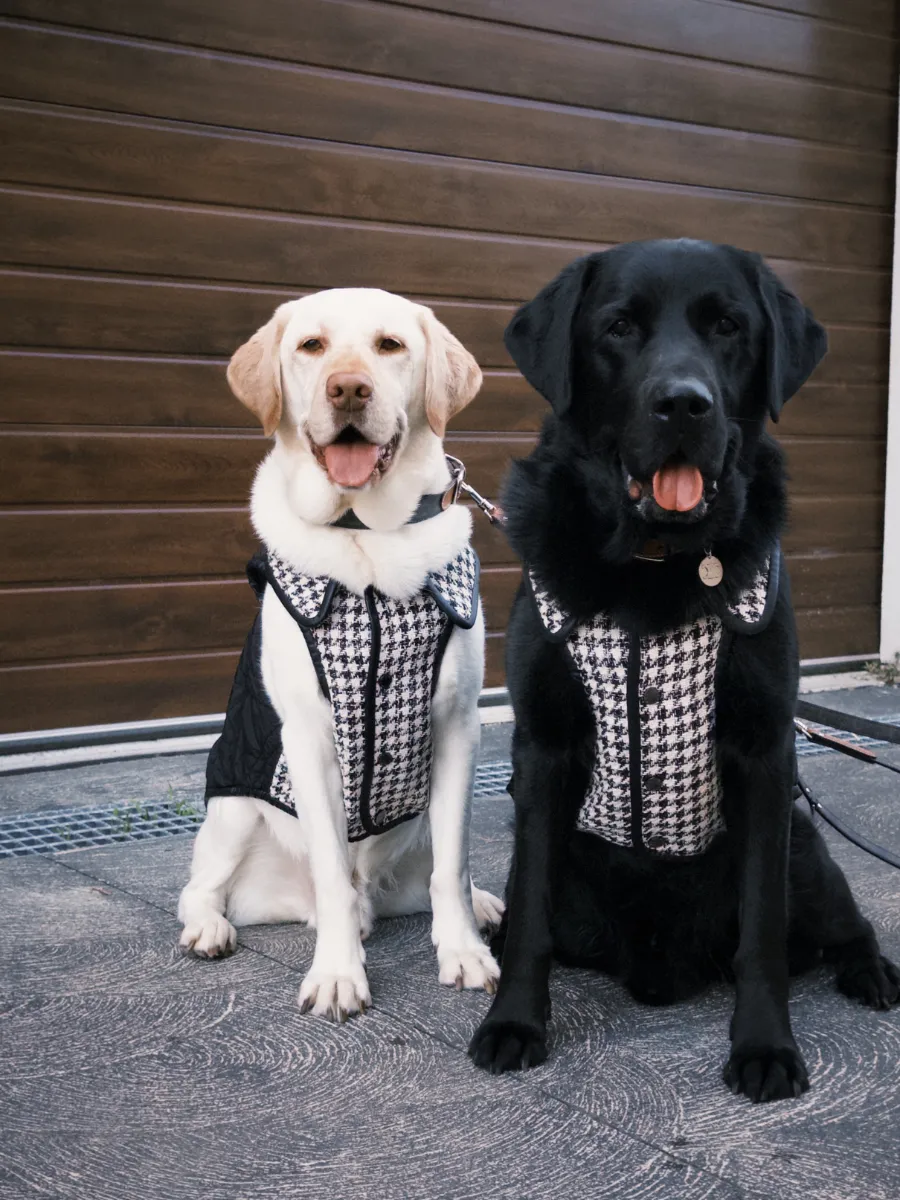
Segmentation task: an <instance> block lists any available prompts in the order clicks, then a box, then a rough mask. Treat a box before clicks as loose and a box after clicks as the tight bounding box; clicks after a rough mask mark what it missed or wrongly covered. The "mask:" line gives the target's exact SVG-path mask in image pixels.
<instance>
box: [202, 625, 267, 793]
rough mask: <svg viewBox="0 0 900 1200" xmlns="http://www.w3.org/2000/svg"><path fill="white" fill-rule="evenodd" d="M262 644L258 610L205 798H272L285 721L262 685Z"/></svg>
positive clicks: (212, 756)
mask: <svg viewBox="0 0 900 1200" xmlns="http://www.w3.org/2000/svg"><path fill="white" fill-rule="evenodd" d="M261 645H262V622H261V619H260V617H259V615H257V617H256V620H255V621H254V622H253V627H252V629H251V630H250V633H249V635H248V636H247V641H246V642H245V643H244V649H243V651H242V652H241V658H240V661H239V663H238V666H237V671H236V672H235V676H234V683H233V684H232V687H231V695H230V697H229V698H228V708H227V710H226V714H225V728H224V730H223V732H222V736H221V737H220V738H219V740H218V741H217V742H216V743H215V745H214V746H213V748H212V750H210V752H209V761H208V763H207V765H206V800H207V802H208V801H209V800H210V799H211V797H213V796H255V797H256V798H257V799H259V800H267V799H268V798H269V785H270V784H271V782H272V776H273V774H274V773H275V764H276V762H277V761H278V756H279V754H280V753H281V721H280V720H279V719H278V714H277V713H276V711H275V709H274V708H273V707H272V702H271V701H270V700H269V697H268V695H267V694H266V689H265V686H264V685H263V681H262V673H261V671H260V661H261V659H260V653H261Z"/></svg>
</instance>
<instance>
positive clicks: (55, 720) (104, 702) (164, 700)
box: [0, 650, 238, 733]
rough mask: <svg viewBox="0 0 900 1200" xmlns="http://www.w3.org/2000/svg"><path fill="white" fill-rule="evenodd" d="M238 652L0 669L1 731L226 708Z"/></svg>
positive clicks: (190, 714)
mask: <svg viewBox="0 0 900 1200" xmlns="http://www.w3.org/2000/svg"><path fill="white" fill-rule="evenodd" d="M237 660H238V654H237V652H236V651H233V650H226V651H211V652H209V653H205V654H190V655H160V656H159V657H155V658H119V659H99V660H95V661H90V660H87V661H83V662H79V663H59V664H58V663H46V664H45V663H38V664H33V665H30V666H6V667H0V733H19V732H21V731H23V730H28V729H53V728H56V727H58V726H61V725H101V724H102V725H106V724H113V723H115V722H118V721H143V720H148V719H152V718H157V717H189V716H194V715H196V714H198V713H215V712H224V711H225V706H226V704H227V703H228V695H229V692H230V690H231V684H232V680H233V679H234V670H235V667H236V666H237Z"/></svg>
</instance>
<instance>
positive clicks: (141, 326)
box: [0, 268, 889, 383]
mask: <svg viewBox="0 0 900 1200" xmlns="http://www.w3.org/2000/svg"><path fill="white" fill-rule="evenodd" d="M786 273H787V272H785V274H786ZM549 278H551V276H548V277H547V278H544V279H542V280H541V281H540V284H539V285H537V286H542V285H543V284H544V283H546V282H547V281H548V279H549ZM875 278H876V280H877V288H876V290H875V291H874V292H871V291H870V293H869V300H870V301H874V304H867V305H866V308H865V309H864V310H863V311H865V312H866V313H869V315H874V316H876V317H881V318H883V317H884V315H885V313H886V311H887V309H886V308H885V307H884V306H885V305H886V304H887V303H888V295H887V291H886V290H885V288H886V282H887V281H888V280H889V277H888V276H887V275H884V276H882V275H880V274H879V275H878V276H876V277H875ZM800 283H801V284H802V285H803V286H804V288H805V295H804V298H805V299H806V302H807V303H808V304H810V305H815V302H816V300H822V301H827V300H828V291H827V275H824V274H817V275H813V274H811V273H810V272H807V273H806V275H805V276H804V278H803V279H801V280H800ZM833 283H834V285H835V286H837V287H840V288H846V287H847V285H848V279H847V277H846V276H844V275H837V276H835V277H834V278H833ZM310 290H313V289H311V288H310V287H309V286H308V285H303V284H297V285H296V286H295V287H293V288H289V289H288V288H270V287H265V286H256V287H243V286H238V285H229V284H211V283H209V282H205V283H195V282H191V281H188V280H177V281H175V280H165V279H162V280H157V279H144V280H141V279H139V278H131V279H120V278H116V277H115V276H112V275H96V274H89V275H83V274H81V273H77V274H76V273H69V272H59V271H52V270H32V269H29V270H16V269H11V268H7V269H6V270H0V327H2V328H3V329H4V330H6V331H8V332H7V337H8V338H9V341H10V342H11V343H12V344H14V345H18V346H28V347H35V348H36V347H47V348H50V347H60V348H66V349H77V350H112V351H137V352H143V353H162V354H204V355H222V356H223V357H226V358H227V357H229V356H230V355H231V354H232V353H233V351H234V350H235V349H236V348H237V347H238V346H239V345H241V343H242V342H244V341H245V340H246V338H247V336H248V333H250V332H252V331H253V330H254V329H257V328H258V327H259V326H260V325H262V324H264V323H265V322H266V321H267V320H268V319H269V317H270V316H271V315H272V313H273V312H274V310H275V309H276V308H277V307H278V305H279V304H281V303H282V301H284V300H290V299H292V298H293V297H295V296H298V295H301V294H303V293H304V292H307V291H310ZM408 294H410V293H408ZM411 295H412V298H414V299H418V300H421V301H422V302H424V303H427V304H429V305H430V306H431V307H432V308H433V309H434V312H435V314H436V315H437V316H438V318H439V319H440V320H441V321H443V322H444V323H445V324H446V325H447V326H448V327H449V328H450V329H452V331H453V332H454V333H455V334H456V336H457V337H458V338H460V340H461V341H462V342H463V343H464V344H465V345H466V346H467V347H468V348H469V350H471V351H472V353H473V354H474V355H475V357H476V358H477V359H478V361H479V362H480V363H481V365H482V366H483V367H489V368H490V367H502V368H506V369H511V368H512V360H511V359H510V357H509V355H508V354H507V353H506V350H505V348H504V346H503V330H504V328H505V327H506V324H507V323H508V321H509V319H510V317H511V316H512V314H513V312H514V311H515V305H514V304H512V303H502V302H492V301H484V300H450V299H446V298H442V297H436V296H433V295H429V294H428V293H411ZM522 299H523V300H524V299H527V295H526V296H523V297H522ZM860 299H861V297H860V295H859V293H858V292H857V293H855V294H854V295H853V296H852V297H851V304H850V305H848V306H845V311H846V308H848V307H852V308H854V312H855V313H856V314H857V317H856V319H857V320H859V321H861V320H862V315H861V311H860V309H859V308H856V307H854V306H855V305H857V304H858V303H859V301H860ZM832 304H834V300H832ZM826 307H827V304H826ZM828 334H829V352H828V356H827V357H826V358H825V360H824V361H823V362H822V363H821V364H820V365H819V367H818V368H817V370H816V373H815V375H814V377H813V381H814V382H815V383H883V382H887V364H888V343H889V333H888V329H887V328H886V327H885V326H883V325H880V324H876V325H867V324H863V323H856V324H848V325H835V324H831V325H830V326H829V328H828Z"/></svg>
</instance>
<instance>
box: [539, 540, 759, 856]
mask: <svg viewBox="0 0 900 1200" xmlns="http://www.w3.org/2000/svg"><path fill="white" fill-rule="evenodd" d="M771 561H773V560H771V559H770V560H767V561H766V563H765V564H764V566H763V567H762V569H761V570H760V571H759V573H758V574H757V576H756V578H755V579H754V581H753V583H752V584H751V585H750V587H748V588H747V589H746V590H745V591H744V592H743V593H742V594H741V596H740V597H739V598H738V599H737V601H736V602H735V603H733V604H731V605H728V606H723V616H722V617H719V616H703V617H700V618H698V619H697V620H696V621H693V622H689V623H688V624H685V625H681V626H679V627H678V628H676V629H672V630H667V631H666V632H665V633H662V634H657V635H645V636H642V637H638V636H636V635H633V634H629V633H628V632H627V631H626V630H624V629H622V628H620V627H619V626H617V625H616V624H615V623H614V622H613V621H612V620H611V618H610V617H608V616H607V615H606V614H604V613H598V614H597V615H596V616H595V617H593V618H592V619H591V620H590V621H586V622H582V623H575V622H574V621H572V619H571V618H570V616H569V614H568V613H566V611H565V610H564V609H563V608H562V607H561V606H560V605H559V604H558V603H557V602H556V601H555V600H554V599H553V597H552V596H551V595H550V593H549V592H548V591H547V590H546V589H545V588H543V587H542V586H541V585H540V583H539V582H538V581H537V579H536V578H535V576H534V575H533V573H529V582H530V586H531V592H532V596H533V598H534V601H535V604H536V607H537V612H538V615H539V617H540V619H541V622H542V624H543V626H544V628H545V630H546V631H547V633H548V634H549V635H550V636H551V637H552V638H553V639H554V640H557V641H562V640H564V641H565V643H566V646H567V648H568V651H569V654H570V655H571V658H572V662H573V664H574V666H575V669H576V671H577V672H578V675H579V678H580V680H581V683H582V686H583V687H584V690H585V693H586V695H587V698H588V701H589V703H590V706H591V710H592V712H593V715H594V722H595V729H596V743H595V750H594V758H593V765H592V769H591V777H590V782H589V784H588V788H587V791H586V794H585V798H584V801H583V803H582V806H581V809H580V811H579V814H578V819H577V825H578V828H579V829H582V830H584V831H586V832H589V833H594V834H598V835H599V836H600V837H603V838H604V839H605V840H606V841H609V842H612V843H614V844H615V845H618V846H629V847H635V846H642V847H644V848H646V849H648V850H652V851H655V852H657V853H661V854H667V855H673V856H688V855H692V854H701V853H702V852H703V851H704V850H705V849H707V847H708V846H709V844H710V843H711V842H712V840H713V839H714V838H715V836H716V834H717V833H719V832H720V831H721V830H722V829H723V828H724V820H723V816H722V783H721V778H720V775H719V769H718V762H717V755H716V739H715V721H716V696H715V682H716V667H717V664H718V659H719V650H720V646H721V642H722V636H723V632H724V630H725V629H726V628H728V629H730V630H733V631H735V632H758V631H759V630H761V629H762V628H763V627H764V620H765V621H766V622H767V619H768V616H769V615H770V613H771V608H772V600H774V594H773V589H775V590H777V571H775V572H772V571H770V569H769V564H770V562H771ZM773 576H775V578H773Z"/></svg>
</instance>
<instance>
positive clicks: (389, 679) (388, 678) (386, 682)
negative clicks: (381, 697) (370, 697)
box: [378, 674, 394, 689]
mask: <svg viewBox="0 0 900 1200" xmlns="http://www.w3.org/2000/svg"><path fill="white" fill-rule="evenodd" d="M393 682H394V677H393V675H390V674H385V675H382V676H381V678H380V679H379V680H378V686H379V687H380V688H382V689H386V688H389V687H390V686H391V684H392V683H393Z"/></svg>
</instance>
